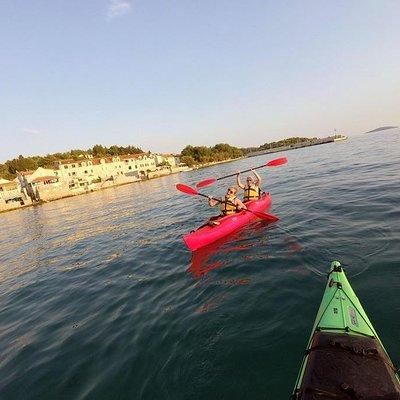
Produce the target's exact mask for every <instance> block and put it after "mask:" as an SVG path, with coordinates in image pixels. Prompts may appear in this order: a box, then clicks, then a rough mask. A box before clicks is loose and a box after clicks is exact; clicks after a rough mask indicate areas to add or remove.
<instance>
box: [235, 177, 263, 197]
mask: <svg viewBox="0 0 400 400" xmlns="http://www.w3.org/2000/svg"><path fill="white" fill-rule="evenodd" d="M251 172H252V173H253V174H254V175H255V177H256V179H254V178H253V177H252V176H248V177H247V178H246V184H245V185H244V184H243V183H242V181H241V180H240V171H238V172H237V175H236V180H237V185H238V186H239V187H240V188H242V189H243V190H244V195H243V201H244V202H246V201H250V200H258V199H259V198H260V196H261V176H260V175H259V174H258V173H257V172H256V171H254V170H251Z"/></svg>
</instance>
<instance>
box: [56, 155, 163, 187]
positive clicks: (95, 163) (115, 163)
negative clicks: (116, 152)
mask: <svg viewBox="0 0 400 400" xmlns="http://www.w3.org/2000/svg"><path fill="white" fill-rule="evenodd" d="M54 168H55V169H56V170H57V175H58V176H60V177H61V178H62V179H63V180H64V181H68V182H69V184H70V186H71V188H73V187H75V186H77V185H78V186H79V185H81V184H82V183H87V184H90V183H99V182H106V181H107V182H109V181H115V180H119V181H121V183H124V182H123V181H125V180H126V181H127V182H128V181H132V182H133V181H138V180H141V179H145V178H147V174H148V173H149V172H151V171H155V170H156V162H155V159H154V157H153V156H152V155H150V154H147V153H143V154H127V155H122V156H114V157H103V158H88V159H86V158H85V159H82V160H79V161H76V160H59V161H56V162H55V163H54Z"/></svg>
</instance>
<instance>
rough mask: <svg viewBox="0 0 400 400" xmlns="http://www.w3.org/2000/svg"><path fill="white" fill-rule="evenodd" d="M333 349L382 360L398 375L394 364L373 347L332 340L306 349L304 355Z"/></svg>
mask: <svg viewBox="0 0 400 400" xmlns="http://www.w3.org/2000/svg"><path fill="white" fill-rule="evenodd" d="M332 348H334V349H337V350H343V351H348V352H350V353H352V354H355V355H357V356H362V357H372V358H375V359H380V360H382V361H383V362H384V363H385V364H386V365H387V366H388V367H390V369H392V370H393V371H394V372H395V373H398V369H397V368H396V367H395V366H394V365H393V364H392V363H390V362H388V361H387V360H386V359H385V358H383V357H382V356H380V354H379V352H378V350H377V349H375V348H373V347H372V348H365V347H359V346H347V345H345V344H343V343H340V342H337V341H335V340H331V341H330V342H329V344H328V345H321V346H313V347H310V348H309V349H306V350H305V351H304V355H306V356H308V355H309V354H310V353H311V352H312V351H315V350H323V349H332Z"/></svg>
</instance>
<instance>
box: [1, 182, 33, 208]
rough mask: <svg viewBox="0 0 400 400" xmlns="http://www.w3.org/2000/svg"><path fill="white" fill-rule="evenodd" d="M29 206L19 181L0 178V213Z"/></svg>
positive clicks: (28, 199)
mask: <svg viewBox="0 0 400 400" xmlns="http://www.w3.org/2000/svg"><path fill="white" fill-rule="evenodd" d="M29 204H31V200H30V198H29V197H28V195H27V193H26V192H24V191H23V190H22V188H21V185H20V183H19V180H18V179H17V178H16V179H14V180H12V181H9V180H8V179H2V178H0V212H1V211H7V210H12V209H15V208H20V207H22V206H25V205H29Z"/></svg>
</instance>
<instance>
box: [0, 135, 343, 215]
mask: <svg viewBox="0 0 400 400" xmlns="http://www.w3.org/2000/svg"><path fill="white" fill-rule="evenodd" d="M346 139H347V136H340V135H338V137H336V138H335V137H333V136H331V137H327V138H323V139H317V140H312V141H307V142H302V143H297V144H295V145H291V146H282V147H276V148H273V149H267V150H261V151H256V152H251V153H248V154H247V155H245V156H242V157H238V158H230V159H227V160H222V161H213V162H209V163H205V164H196V165H193V166H192V167H186V168H177V169H175V170H172V169H170V170H167V169H165V170H157V171H153V173H152V174H149V176H148V177H147V179H146V180H150V179H157V178H161V177H164V176H168V175H172V174H177V173H181V172H187V171H191V170H197V169H203V168H208V167H212V166H214V165H218V164H226V163H230V162H233V161H238V160H242V159H245V158H251V157H256V156H260V155H264V154H273V153H279V152H282V151H289V150H296V149H299V148H303V147H311V146H317V145H322V144H327V143H334V142H336V141H341V140H346ZM143 181H144V180H134V181H125V182H120V183H117V182H113V183H111V182H108V184H107V185H104V182H103V183H102V185H100V186H95V185H93V186H91V187H87V188H85V189H82V190H79V191H76V192H71V193H69V194H68V195H63V196H60V197H57V198H52V199H49V200H40V201H36V202H31V203H29V204H23V205H16V207H12V208H8V209H0V214H2V213H6V212H9V211H15V210H20V209H23V208H27V207H31V206H38V205H42V204H45V203H49V202H52V201H57V200H61V199H66V198H69V197H75V196H80V195H84V194H88V193H92V192H97V191H99V190H104V189H109V188H113V187H118V186H123V185H129V184H132V183H136V182H143Z"/></svg>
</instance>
